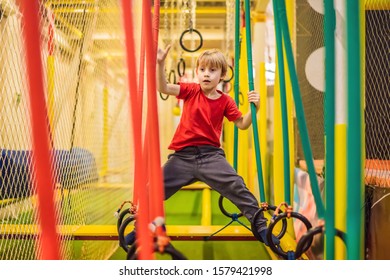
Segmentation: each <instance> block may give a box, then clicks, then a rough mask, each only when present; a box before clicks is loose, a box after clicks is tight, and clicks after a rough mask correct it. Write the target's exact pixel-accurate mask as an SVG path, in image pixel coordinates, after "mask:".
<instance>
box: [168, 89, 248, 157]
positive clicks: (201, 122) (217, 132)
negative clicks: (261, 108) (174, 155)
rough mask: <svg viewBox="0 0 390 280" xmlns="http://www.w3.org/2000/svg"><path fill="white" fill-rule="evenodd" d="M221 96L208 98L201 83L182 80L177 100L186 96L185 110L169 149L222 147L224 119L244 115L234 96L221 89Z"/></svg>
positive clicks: (233, 119) (232, 119) (235, 118)
mask: <svg viewBox="0 0 390 280" xmlns="http://www.w3.org/2000/svg"><path fill="white" fill-rule="evenodd" d="M218 93H220V94H221V96H220V97H219V98H218V99H209V98H207V97H206V95H204V93H203V92H202V89H201V87H200V85H199V84H196V83H181V84H180V93H179V95H178V96H177V98H178V99H183V100H184V104H183V113H182V116H181V119H180V123H179V125H178V127H177V129H176V132H175V134H174V136H173V139H172V142H171V144H170V145H169V147H168V148H169V149H171V150H175V151H179V150H181V149H183V148H185V147H188V146H201V145H211V146H215V147H220V146H221V143H220V138H221V133H222V124H223V118H224V117H226V118H227V119H228V120H229V121H235V120H237V119H238V118H240V117H241V116H242V113H241V112H240V111H239V110H238V108H237V105H236V103H235V102H234V100H233V98H231V97H230V96H229V95H227V94H225V93H223V92H221V91H218Z"/></svg>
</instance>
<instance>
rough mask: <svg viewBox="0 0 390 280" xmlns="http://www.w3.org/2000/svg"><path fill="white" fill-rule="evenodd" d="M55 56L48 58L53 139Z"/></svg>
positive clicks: (48, 104)
mask: <svg viewBox="0 0 390 280" xmlns="http://www.w3.org/2000/svg"><path fill="white" fill-rule="evenodd" d="M54 74H55V68H54V56H53V55H49V56H48V58H47V111H48V115H49V124H50V131H51V135H52V138H53V137H54V135H55V133H54V132H55V131H54Z"/></svg>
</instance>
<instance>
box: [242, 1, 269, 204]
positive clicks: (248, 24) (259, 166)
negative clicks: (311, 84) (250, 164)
mask: <svg viewBox="0 0 390 280" xmlns="http://www.w3.org/2000/svg"><path fill="white" fill-rule="evenodd" d="M249 2H250V1H249V0H245V27H246V52H247V59H248V83H249V91H252V90H254V84H253V62H252V40H251V17H250V13H251V10H250V3H249ZM250 106H251V113H252V127H253V138H254V143H255V154H256V163H257V180H258V182H259V190H260V200H261V202H265V190H264V181H263V168H262V164H261V157H260V142H259V133H258V128H257V119H256V113H257V111H256V106H255V104H253V103H251V105H250Z"/></svg>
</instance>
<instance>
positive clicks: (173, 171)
mask: <svg viewBox="0 0 390 280" xmlns="http://www.w3.org/2000/svg"><path fill="white" fill-rule="evenodd" d="M194 158H195V157H194V156H191V155H186V154H184V153H180V152H179V153H177V152H176V153H174V154H171V155H169V157H168V161H167V162H166V163H165V164H164V166H163V175H164V189H165V200H167V199H168V198H170V197H171V196H172V195H173V194H174V193H176V192H177V191H178V190H180V189H181V188H182V187H184V186H186V185H189V184H191V183H193V182H195V181H196V179H195V178H194V175H193V171H194Z"/></svg>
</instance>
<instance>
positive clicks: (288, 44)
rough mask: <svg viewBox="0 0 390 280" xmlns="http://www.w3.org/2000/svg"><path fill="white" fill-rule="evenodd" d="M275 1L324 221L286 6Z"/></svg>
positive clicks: (302, 131) (314, 189) (297, 109)
mask: <svg viewBox="0 0 390 280" xmlns="http://www.w3.org/2000/svg"><path fill="white" fill-rule="evenodd" d="M273 1H280V4H279V5H278V6H279V8H278V11H274V12H275V13H276V12H277V13H278V14H279V21H280V27H281V31H282V35H283V42H284V47H285V51H286V59H287V65H288V69H289V73H290V77H291V85H292V89H293V97H294V103H295V110H296V117H297V121H298V127H299V132H300V135H301V139H302V147H303V152H304V155H305V159H306V163H307V167H308V171H309V178H310V184H311V187H312V192H313V196H314V201H315V203H316V207H317V212H318V218H320V219H323V217H324V212H325V209H324V205H323V203H322V199H321V194H320V190H319V186H318V180H317V176H316V173H315V168H314V161H313V154H312V151H311V146H310V141H309V134H308V131H307V126H306V120H305V112H304V110H303V104H302V99H301V92H300V88H299V84H298V76H297V72H296V70H295V62H294V56H293V50H292V46H291V41H290V33H289V30H288V24H287V15H286V5H285V2H284V0H273Z"/></svg>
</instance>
